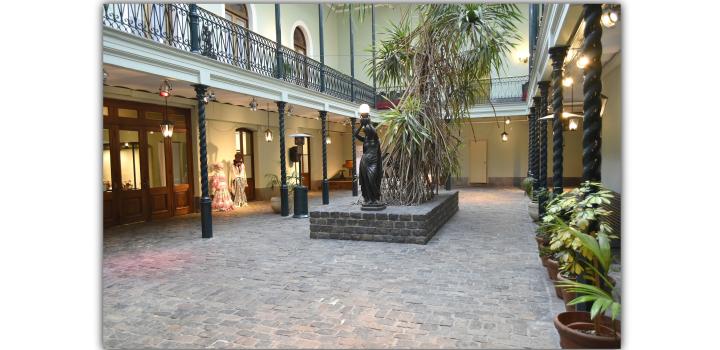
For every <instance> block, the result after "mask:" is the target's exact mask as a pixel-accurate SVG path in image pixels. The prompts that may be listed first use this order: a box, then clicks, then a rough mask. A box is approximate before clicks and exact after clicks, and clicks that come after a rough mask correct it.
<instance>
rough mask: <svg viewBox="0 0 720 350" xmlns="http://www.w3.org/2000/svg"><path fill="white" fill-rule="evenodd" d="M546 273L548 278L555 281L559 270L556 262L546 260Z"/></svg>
mask: <svg viewBox="0 0 720 350" xmlns="http://www.w3.org/2000/svg"><path fill="white" fill-rule="evenodd" d="M545 267H546V268H547V272H548V278H550V279H551V280H553V281H555V279H556V278H557V273H558V269H559V268H560V265H559V264H558V262H557V261H556V260H553V259H551V258H548V260H547V265H545Z"/></svg>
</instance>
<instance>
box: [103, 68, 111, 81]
mask: <svg viewBox="0 0 720 350" xmlns="http://www.w3.org/2000/svg"><path fill="white" fill-rule="evenodd" d="M109 75H110V74H108V72H107V71H106V70H105V68H103V83H105V82H106V81H107V78H108V76H109Z"/></svg>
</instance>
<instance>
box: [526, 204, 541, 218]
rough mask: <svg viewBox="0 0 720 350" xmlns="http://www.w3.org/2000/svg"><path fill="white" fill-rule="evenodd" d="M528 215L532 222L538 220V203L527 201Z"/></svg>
mask: <svg viewBox="0 0 720 350" xmlns="http://www.w3.org/2000/svg"><path fill="white" fill-rule="evenodd" d="M527 208H528V214H530V218H531V219H533V221H538V220H540V215H539V212H538V208H539V207H538V203H537V202H533V201H528V205H527Z"/></svg>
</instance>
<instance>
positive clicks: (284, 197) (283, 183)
mask: <svg viewBox="0 0 720 350" xmlns="http://www.w3.org/2000/svg"><path fill="white" fill-rule="evenodd" d="M276 103H277V106H278V121H279V123H278V124H279V126H278V128H280V132H279V134H280V135H279V137H280V215H282V216H288V215H290V208H289V199H288V186H287V169H286V167H287V166H286V164H285V102H284V101H277V102H276Z"/></svg>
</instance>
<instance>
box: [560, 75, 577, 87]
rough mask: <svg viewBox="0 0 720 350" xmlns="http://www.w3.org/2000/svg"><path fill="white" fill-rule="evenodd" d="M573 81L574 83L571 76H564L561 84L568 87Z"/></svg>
mask: <svg viewBox="0 0 720 350" xmlns="http://www.w3.org/2000/svg"><path fill="white" fill-rule="evenodd" d="M573 83H574V81H573V78H572V77H565V78H563V80H562V85H563V86H564V87H569V86H570V85H572V84H573Z"/></svg>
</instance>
